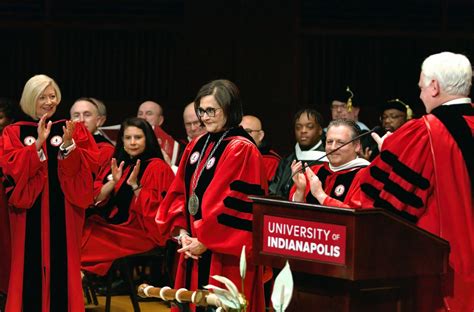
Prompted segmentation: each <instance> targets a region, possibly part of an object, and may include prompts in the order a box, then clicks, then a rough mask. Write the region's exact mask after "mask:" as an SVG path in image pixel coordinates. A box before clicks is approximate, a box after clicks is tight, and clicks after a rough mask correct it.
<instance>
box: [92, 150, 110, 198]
mask: <svg viewBox="0 0 474 312" xmlns="http://www.w3.org/2000/svg"><path fill="white" fill-rule="evenodd" d="M97 147H98V149H99V170H98V173H97V177H96V179H95V181H94V198H97V196H99V194H100V190H101V189H102V186H103V185H104V184H103V180H104V178H105V177H106V175H107V174H108V173H109V172H110V161H111V160H112V156H113V155H114V151H115V147H114V146H113V145H112V144H109V143H106V142H100V143H97Z"/></svg>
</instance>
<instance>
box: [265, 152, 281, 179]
mask: <svg viewBox="0 0 474 312" xmlns="http://www.w3.org/2000/svg"><path fill="white" fill-rule="evenodd" d="M262 157H263V164H264V165H265V172H266V173H267V181H268V182H270V181H272V180H273V177H274V176H275V173H276V170H277V168H278V164H279V163H280V160H281V157H280V155H278V154H277V153H276V152H275V151H274V150H268V151H266V152H263V151H262Z"/></svg>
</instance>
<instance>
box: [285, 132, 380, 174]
mask: <svg viewBox="0 0 474 312" xmlns="http://www.w3.org/2000/svg"><path fill="white" fill-rule="evenodd" d="M380 130H382V127H380V126H375V127H373V128H372V129H370V130H369V131H367V132H364V133H361V134H359V135H358V136H356V137H355V138H353V139H351V140H349V141H347V142H346V143H344V144H342V145H341V146H339V147H338V148H336V149H334V150H332V151H330V152H329V153H326V154H324V155H323V156H321V157H319V158H318V159H316V160H312V161H310V162H309V163H303V168H301V170H299V171H296V172H295V173H293V174H292V175H291V176H290V179H288V182H289V181H290V180H291V179H292V178H293V177H294V176H295V174H297V173H299V172H304V170H306V168H307V167H309V166H312V165H314V164H316V163H317V162H318V161H320V160H321V159H323V158H324V157H327V156H328V155H331V154H332V153H334V152H337V151H338V150H340V149H341V148H343V147H344V146H346V145H348V144H350V143H352V142H354V141H357V140H359V139H360V138H362V137H364V136H366V135H368V134H370V133H372V132H378V131H380ZM288 182H287V183H288Z"/></svg>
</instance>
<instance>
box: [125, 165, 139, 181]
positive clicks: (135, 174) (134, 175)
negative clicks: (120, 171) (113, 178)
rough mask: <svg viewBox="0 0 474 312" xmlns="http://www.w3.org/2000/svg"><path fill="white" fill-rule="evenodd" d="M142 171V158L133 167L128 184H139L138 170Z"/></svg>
mask: <svg viewBox="0 0 474 312" xmlns="http://www.w3.org/2000/svg"><path fill="white" fill-rule="evenodd" d="M139 171H140V159H138V160H137V163H136V164H135V166H134V167H133V170H132V173H131V174H130V176H129V177H128V180H127V184H128V185H130V186H133V185H137V181H138V179H137V178H138V172H139Z"/></svg>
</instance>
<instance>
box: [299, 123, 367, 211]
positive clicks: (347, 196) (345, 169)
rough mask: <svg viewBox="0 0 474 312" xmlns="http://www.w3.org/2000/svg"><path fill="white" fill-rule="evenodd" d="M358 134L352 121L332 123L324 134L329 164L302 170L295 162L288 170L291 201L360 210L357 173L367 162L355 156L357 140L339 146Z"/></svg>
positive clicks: (356, 127) (301, 165)
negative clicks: (290, 176) (289, 170)
mask: <svg viewBox="0 0 474 312" xmlns="http://www.w3.org/2000/svg"><path fill="white" fill-rule="evenodd" d="M359 132H360V129H359V127H358V126H357V125H356V123H355V122H354V121H352V120H348V119H337V120H333V121H331V122H330V123H329V126H328V131H327V135H326V154H327V158H328V159H329V163H324V164H318V165H313V166H311V167H308V166H305V167H306V168H304V170H303V163H302V162H300V161H299V162H297V161H295V160H294V161H293V162H292V164H291V171H292V175H293V181H294V182H295V184H294V186H293V188H292V189H291V191H290V199H291V200H293V201H301V202H308V203H315V204H319V205H325V206H335V207H345V208H358V207H360V206H361V204H360V187H359V186H360V184H359V181H360V174H361V171H362V170H361V169H362V168H364V167H367V166H368V165H369V162H368V161H367V160H365V159H363V158H359V157H358V156H357V153H358V152H359V151H360V149H361V145H360V141H359V140H355V141H354V142H352V143H349V144H347V145H345V146H342V145H343V144H345V143H347V142H349V141H350V140H352V139H354V138H355V137H357V136H358V135H359ZM305 164H306V163H305Z"/></svg>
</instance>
